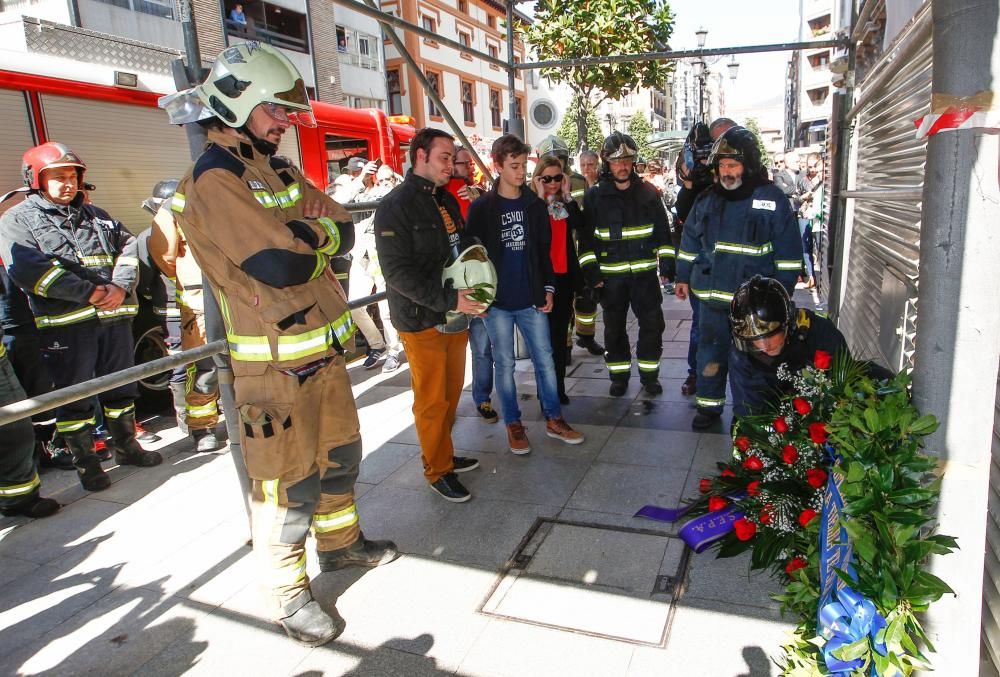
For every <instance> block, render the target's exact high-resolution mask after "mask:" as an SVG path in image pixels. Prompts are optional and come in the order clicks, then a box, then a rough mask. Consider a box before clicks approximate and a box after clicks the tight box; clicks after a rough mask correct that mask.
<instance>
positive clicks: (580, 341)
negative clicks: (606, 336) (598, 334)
mask: <svg viewBox="0 0 1000 677" xmlns="http://www.w3.org/2000/svg"><path fill="white" fill-rule="evenodd" d="M576 345H578V346H580V347H581V348H585V349H586V350H587V351H588V352H589V353H590V354H591V355H603V354H604V346H602V345H601V344H600V343H598V342H597V340H596V339H595V338H594V337H593V336H580V335H579V334H577V335H576Z"/></svg>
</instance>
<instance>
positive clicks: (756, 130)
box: [743, 118, 771, 167]
mask: <svg viewBox="0 0 1000 677" xmlns="http://www.w3.org/2000/svg"><path fill="white" fill-rule="evenodd" d="M743 126H744V127H746V128H747V129H749V130H750V131H751V132H753V135H754V136H756V137H757V148H758V149H759V150H760V161H761V162H762V163H763V165H764V166H765V167H770V166H771V154H770V153H768V152H767V146H765V145H764V139H763V138H762V137H761V135H760V125H759V124H758V123H757V118H747V119H746V120H745V121H744V122H743Z"/></svg>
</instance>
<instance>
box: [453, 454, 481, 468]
mask: <svg viewBox="0 0 1000 677" xmlns="http://www.w3.org/2000/svg"><path fill="white" fill-rule="evenodd" d="M452 462H453V463H454V467H453V468H452V470H451V471H452V472H469V471H470V470H475V469H476V468H478V467H479V459H478V458H472V457H471V456H456V457H455V458H453V459H452Z"/></svg>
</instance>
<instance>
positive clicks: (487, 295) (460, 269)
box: [441, 242, 497, 306]
mask: <svg viewBox="0 0 1000 677" xmlns="http://www.w3.org/2000/svg"><path fill="white" fill-rule="evenodd" d="M441 282H442V283H443V284H444V286H445V288H447V287H449V286H451V288H452V289H466V288H469V289H475V290H476V294H475V296H476V300H477V301H479V302H481V303H483V304H485V305H487V306H488V305H490V304H491V303H493V299H494V298H495V297H496V293H497V269H496V268H494V267H493V262H492V261H490V257H489V256H488V255H487V254H486V247H484V246H483V245H481V244H479V243H478V242H475V243H472V244H469V246H467V247H466V248H465V249H463V250H462V252H461V253H460V254H459V255H458V257H457V258H456V259H455V260H454V261H453V262H452V263H451V264H449V265H448V266H446V267H445V269H444V271H442V273H441Z"/></svg>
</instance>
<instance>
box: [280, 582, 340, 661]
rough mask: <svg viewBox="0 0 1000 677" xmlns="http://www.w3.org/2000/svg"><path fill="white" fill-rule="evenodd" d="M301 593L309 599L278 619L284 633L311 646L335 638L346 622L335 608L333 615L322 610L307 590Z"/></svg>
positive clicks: (300, 642)
mask: <svg viewBox="0 0 1000 677" xmlns="http://www.w3.org/2000/svg"><path fill="white" fill-rule="evenodd" d="M303 595H306V596H308V598H309V601H308V602H306V603H305V604H303V605H302V606H300V607H299V608H298V609H296V610H295V611H294V612H292V613H291V614H290V615H288V616H285V617H284V618H282V619H280V620H279V621H278V622H279V623H281V627H282V628H284V629H285V633H286V634H287V635H288V636H289V637H291V638H292V639H294V640H295V641H296V642H298V643H299V644H304V645H305V646H312V647H315V646H320V645H322V644H326V643H327V642H329V641H330V640H333V639H336V638H337V637H338V636H339V635H340V633H342V632H343V631H344V628H345V627H346V626H347V623H345V622H344V619H343V618H341V617H340V614H339V613H337V610H336V609H333V615H330V614H328V613H326V612H325V611H323V609H322V608H320V605H319V602H317V601H316V600H314V599H313V598H312V594H311V593H309V591H308V590H307V591H306V592H304V593H303ZM297 600H298V598H296V601H297Z"/></svg>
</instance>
